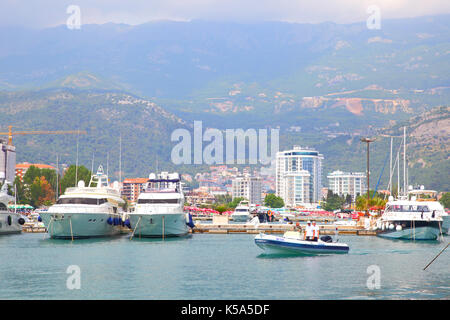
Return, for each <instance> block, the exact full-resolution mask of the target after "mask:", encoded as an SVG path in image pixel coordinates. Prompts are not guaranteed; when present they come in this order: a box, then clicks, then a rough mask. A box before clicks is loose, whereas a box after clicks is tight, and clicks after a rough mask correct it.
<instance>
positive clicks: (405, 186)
mask: <svg viewBox="0 0 450 320" xmlns="http://www.w3.org/2000/svg"><path fill="white" fill-rule="evenodd" d="M403 192H404V195H405V196H407V195H408V189H407V185H406V127H403Z"/></svg>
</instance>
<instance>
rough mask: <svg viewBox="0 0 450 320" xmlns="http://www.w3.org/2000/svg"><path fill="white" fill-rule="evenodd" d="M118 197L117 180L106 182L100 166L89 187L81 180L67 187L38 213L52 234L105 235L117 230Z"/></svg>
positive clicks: (62, 236) (71, 236)
mask: <svg viewBox="0 0 450 320" xmlns="http://www.w3.org/2000/svg"><path fill="white" fill-rule="evenodd" d="M123 203H124V200H123V199H122V198H121V197H120V191H119V186H118V183H117V182H115V183H114V187H113V188H111V187H109V186H108V176H107V175H106V174H105V173H104V172H103V167H102V166H99V168H98V171H97V173H96V174H95V175H92V176H91V180H90V182H89V185H88V187H86V186H85V184H84V181H82V180H80V181H79V182H78V186H77V187H72V188H67V189H66V191H65V193H64V194H63V195H61V196H60V197H59V199H58V201H57V203H56V204H54V205H53V206H51V207H50V208H49V209H48V210H47V211H43V212H41V213H40V216H41V218H42V221H43V222H44V225H45V227H46V229H47V232H48V233H49V235H50V237H51V238H58V239H78V238H90V237H108V236H114V235H118V234H119V233H120V225H121V219H120V218H121V216H120V211H121V207H120V205H121V204H123Z"/></svg>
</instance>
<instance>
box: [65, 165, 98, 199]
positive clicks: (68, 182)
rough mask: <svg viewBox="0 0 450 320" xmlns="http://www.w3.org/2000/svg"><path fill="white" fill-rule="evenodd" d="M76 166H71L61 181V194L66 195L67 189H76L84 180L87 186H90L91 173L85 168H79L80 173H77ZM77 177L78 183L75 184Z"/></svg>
mask: <svg viewBox="0 0 450 320" xmlns="http://www.w3.org/2000/svg"><path fill="white" fill-rule="evenodd" d="M76 171H77V170H76V166H75V165H71V166H70V167H69V168H68V169H67V171H66V173H65V174H64V176H63V177H62V179H61V193H64V191H66V189H67V188H69V187H75V186H76V185H77V184H78V182H79V181H80V180H83V181H84V183H85V184H86V185H88V183H89V181H90V180H91V171H89V170H88V169H87V168H86V167H85V166H78V172H76ZM76 174H78V175H77V181H76V182H75V175H76Z"/></svg>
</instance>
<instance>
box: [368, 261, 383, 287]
mask: <svg viewBox="0 0 450 320" xmlns="http://www.w3.org/2000/svg"><path fill="white" fill-rule="evenodd" d="M366 271H367V274H369V275H370V276H369V277H368V278H367V282H366V285H367V288H369V289H370V290H374V289H380V288H381V270H380V267H379V266H377V265H370V266H368V267H367V270H366Z"/></svg>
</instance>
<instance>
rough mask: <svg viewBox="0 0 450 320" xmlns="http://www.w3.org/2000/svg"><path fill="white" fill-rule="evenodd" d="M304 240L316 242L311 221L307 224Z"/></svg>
mask: <svg viewBox="0 0 450 320" xmlns="http://www.w3.org/2000/svg"><path fill="white" fill-rule="evenodd" d="M303 240H306V241H314V234H313V228H312V226H311V221H308V222H307V225H306V227H305V233H304V238H303Z"/></svg>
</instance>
